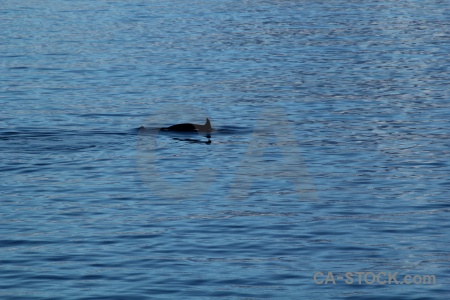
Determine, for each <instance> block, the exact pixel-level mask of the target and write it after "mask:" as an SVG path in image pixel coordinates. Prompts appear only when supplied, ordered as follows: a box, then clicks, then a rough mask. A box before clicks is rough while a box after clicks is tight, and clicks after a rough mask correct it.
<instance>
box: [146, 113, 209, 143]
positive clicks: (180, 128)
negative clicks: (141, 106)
mask: <svg viewBox="0 0 450 300" xmlns="http://www.w3.org/2000/svg"><path fill="white" fill-rule="evenodd" d="M156 130H157V131H158V130H161V131H167V132H173V133H177V132H178V133H203V134H206V135H205V136H206V137H207V138H208V141H207V142H201V141H197V140H193V139H186V138H179V137H176V138H174V139H175V140H179V141H187V142H201V143H206V144H210V143H211V140H210V138H211V135H210V133H211V132H212V127H211V121H209V119H208V118H206V122H205V124H193V123H182V124H175V125H172V126H169V127H163V128H159V129H156ZM138 131H139V134H145V133H146V132H149V129H147V128H145V127H144V126H141V127H139V128H138Z"/></svg>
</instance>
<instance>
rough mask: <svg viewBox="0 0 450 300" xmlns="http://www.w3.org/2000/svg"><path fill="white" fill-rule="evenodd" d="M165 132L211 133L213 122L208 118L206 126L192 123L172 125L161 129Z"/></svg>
mask: <svg viewBox="0 0 450 300" xmlns="http://www.w3.org/2000/svg"><path fill="white" fill-rule="evenodd" d="M161 130H163V131H178V132H203V133H211V131H212V128H211V122H210V121H209V119H208V118H206V123H205V124H204V125H201V124H192V123H183V124H176V125H172V126H170V127H167V128H161Z"/></svg>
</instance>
